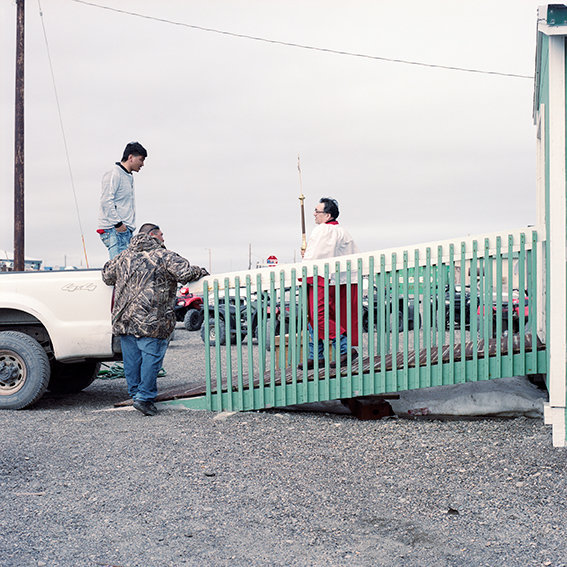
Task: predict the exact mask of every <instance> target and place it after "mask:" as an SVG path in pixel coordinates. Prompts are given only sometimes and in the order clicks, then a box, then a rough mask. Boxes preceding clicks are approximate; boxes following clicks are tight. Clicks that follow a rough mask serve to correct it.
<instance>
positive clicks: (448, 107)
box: [0, 0, 542, 272]
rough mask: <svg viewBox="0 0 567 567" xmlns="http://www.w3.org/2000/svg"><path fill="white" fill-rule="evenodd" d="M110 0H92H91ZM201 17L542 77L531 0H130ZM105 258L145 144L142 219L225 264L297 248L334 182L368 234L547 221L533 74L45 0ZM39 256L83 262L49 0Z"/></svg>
mask: <svg viewBox="0 0 567 567" xmlns="http://www.w3.org/2000/svg"><path fill="white" fill-rule="evenodd" d="M95 1H96V0H95ZM97 3H99V4H101V5H106V6H111V7H116V8H120V9H122V10H128V11H132V12H136V13H139V14H143V15H146V16H152V17H156V18H162V19H167V20H171V21H175V22H180V23H184V24H189V25H195V26H202V27H207V28H215V29H218V30H224V31H228V32H233V33H238V34H246V35H252V36H258V37H263V38H267V39H272V40H277V41H282V42H290V43H297V44H304V45H310V46H317V47H321V48H327V49H334V50H340V51H348V52H354V53H362V54H367V55H373V56H378V57H385V58H392V59H404V60H408V61H415V62H423V63H429V64H433V65H445V66H455V67H464V68H473V69H481V70H486V71H498V72H502V73H512V74H520V75H533V72H534V56H535V40H536V16H537V6H538V5H539V4H541V3H542V2H537V1H532V0H514V1H512V0H499V1H498V2H494V1H491V0H474V1H461V2H448V1H441V0H432V1H423V0H406V1H405V2H402V3H400V2H393V1H388V2H386V1H381V0H372V1H370V0H368V1H360V0H353V1H351V2H344V1H334V0H324V1H323V0H312V1H309V2H305V1H294V0H291V1H290V0H286V1H285V2H284V1H266V0H248V1H244V0H231V1H230V2H229V1H221V0H208V1H207V2H192V1H187V0H162V1H160V2H157V1H150V0H136V1H133V0H121V1H120V2H109V1H105V2H103V1H102V0H101V1H100V2H97ZM41 8H42V11H43V23H44V25H45V29H46V33H47V38H48V42H49V47H50V52H51V58H52V63H53V68H54V74H55V81H56V86H57V90H58V95H59V102H60V107H61V113H62V120H63V125H64V129H65V134H66V140H67V145H68V149H69V156H70V164H71V169H72V173H73V178H74V183H75V190H76V194H77V199H78V205H79V210H80V216H81V221H82V226H83V231H84V234H85V239H86V244H87V252H88V257H89V263H90V265H91V267H93V266H101V265H102V264H103V263H104V261H105V260H106V259H107V254H106V249H105V248H104V246H103V245H102V243H101V242H100V240H99V238H98V235H97V234H96V232H95V230H96V228H97V224H96V222H97V208H98V200H99V194H100V180H101V176H102V174H103V173H104V171H106V170H107V169H109V168H110V166H111V165H112V164H113V163H114V162H115V161H117V160H119V159H120V157H121V154H122V150H123V148H124V146H125V144H126V143H127V142H129V141H132V140H137V141H140V142H141V143H142V144H143V145H144V146H145V147H146V148H147V150H148V153H149V157H148V159H147V160H146V165H145V167H144V168H143V169H142V171H141V172H140V173H139V174H135V183H136V201H137V221H138V226H139V225H141V224H142V223H143V222H147V221H151V222H156V223H158V224H159V225H160V226H161V227H162V229H163V231H164V233H165V237H166V244H167V246H168V247H169V248H171V249H173V250H176V251H178V252H180V253H181V254H183V255H184V256H186V257H187V258H189V260H190V261H191V262H192V263H195V264H198V265H203V266H208V262H209V249H210V251H211V257H212V268H213V271H214V272H220V271H231V270H239V269H245V268H247V267H248V245H249V243H250V244H251V245H252V260H253V264H254V265H255V263H256V261H258V260H264V259H265V258H266V257H267V256H269V255H271V254H274V255H276V256H277V257H278V258H279V260H280V262H281V263H287V262H291V261H293V259H294V254H295V256H296V257H297V258H299V247H300V244H301V234H300V216H299V201H298V195H299V177H298V171H297V155H298V154H300V155H301V166H302V178H303V192H304V194H305V195H306V220H307V227H308V232H309V230H310V229H311V228H312V227H313V218H312V214H311V213H312V210H313V208H314V205H315V203H316V201H317V200H318V199H319V198H320V197H321V196H332V197H335V198H336V199H338V201H339V204H340V206H341V216H340V219H339V220H340V221H341V222H342V223H343V224H344V225H345V226H346V227H347V228H348V229H349V230H350V232H351V233H352V235H353V237H354V238H355V240H356V242H357V243H358V246H359V248H360V249H361V250H362V251H371V250H377V249H381V248H387V247H393V246H405V245H411V244H416V243H419V242H424V241H430V240H436V239H440V238H443V239H444V238H452V237H458V236H465V235H467V234H477V233H482V232H495V231H499V230H505V229H508V228H516V227H519V226H525V225H528V224H533V223H535V219H536V210H535V157H536V156H535V135H536V132H535V128H534V126H533V122H532V96H533V81H532V80H530V79H525V78H513V77H504V76H497V75H487V74H479V73H468V72H458V71H450V70H445V69H438V68H432V67H421V66H415V65H406V64H401V63H393V62H386V61H379V60H373V59H367V58H359V57H350V56H344V55H337V54H333V53H325V52H321V51H315V50H305V49H299V48H294V47H288V46H284V45H277V44H271V43H266V42H259V41H253V40H249V39H243V38H237V37H232V36H228V35H221V34H216V33H210V32H205V31H199V30H196V29H191V28H188V27H184V26H177V25H172V24H168V23H164V22H158V21H153V20H149V19H142V18H140V17H135V16H132V15H126V14H121V13H116V12H112V11H108V10H103V9H100V8H96V7H92V6H87V5H84V4H80V3H77V2H73V1H72V0H41ZM15 21H16V5H15V2H11V1H6V2H2V3H0V25H1V29H0V53H1V58H2V64H1V65H0V73H1V75H0V97H1V98H0V102H1V115H0V136H1V148H0V149H1V152H0V159H1V160H2V162H1V167H0V184H1V187H2V201H1V207H0V250H1V249H8V250H12V249H13V218H12V217H13V176H14V174H13V146H14V141H13V129H14V65H15ZM25 97H26V115H25V120H26V128H25V140H26V154H25V159H26V177H25V182H26V255H27V256H29V257H35V258H42V259H43V260H44V263H45V264H47V265H61V264H63V262H64V259H65V258H66V259H67V263H68V264H75V265H83V266H84V265H85V261H84V258H83V255H82V244H81V232H80V229H79V221H78V218H77V214H76V210H75V204H74V199H73V190H72V185H71V181H70V176H69V170H68V166H67V161H66V158H65V149H64V144H63V137H62V134H61V129H60V125H59V117H58V113H57V105H56V99H55V95H54V89H53V84H52V80H51V74H50V70H49V62H48V58H47V52H46V46H45V40H44V36H43V31H42V25H41V18H40V15H39V7H38V2H37V0H27V1H26V91H25Z"/></svg>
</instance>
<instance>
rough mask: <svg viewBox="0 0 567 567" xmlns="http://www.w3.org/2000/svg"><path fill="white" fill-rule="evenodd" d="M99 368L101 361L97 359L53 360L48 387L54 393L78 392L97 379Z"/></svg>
mask: <svg viewBox="0 0 567 567" xmlns="http://www.w3.org/2000/svg"><path fill="white" fill-rule="evenodd" d="M99 370H100V362H97V361H96V360H84V361H83V362H71V363H67V364H65V363H64V362H57V361H55V362H52V363H51V378H50V379H49V384H48V385H47V389H48V390H49V391H50V392H53V393H54V394H76V393H77V392H80V391H81V390H84V389H85V388H86V387H87V386H90V385H91V384H92V383H93V382H94V381H95V379H96V377H97V375H98V371H99Z"/></svg>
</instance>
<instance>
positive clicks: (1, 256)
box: [0, 250, 43, 272]
mask: <svg viewBox="0 0 567 567" xmlns="http://www.w3.org/2000/svg"><path fill="white" fill-rule="evenodd" d="M42 263H43V260H38V259H36V258H25V259H24V265H25V270H41V264H42ZM13 269H14V258H13V256H12V253H11V252H10V253H9V252H8V251H7V250H0V271H1V272H11V271H12V270H13Z"/></svg>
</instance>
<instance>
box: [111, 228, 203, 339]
mask: <svg viewBox="0 0 567 567" xmlns="http://www.w3.org/2000/svg"><path fill="white" fill-rule="evenodd" d="M201 276H202V273H201V268H199V267H198V266H191V265H190V264H189V262H188V261H187V260H186V259H185V258H183V257H181V256H180V255H179V254H176V253H175V252H172V251H171V250H167V248H166V247H165V246H164V244H163V242H161V241H160V240H159V239H157V238H155V237H154V236H150V235H149V234H138V235H136V236H135V237H134V238H132V241H131V242H130V246H128V248H127V249H126V250H124V251H123V252H121V253H120V254H118V256H116V257H115V258H113V259H112V260H110V261H109V262H107V263H106V264H105V265H104V268H103V269H102V279H103V281H104V283H105V284H107V285H114V306H113V307H112V332H113V334H115V335H134V336H135V337H153V338H158V339H167V338H168V337H169V335H170V334H171V333H172V331H173V329H174V327H175V315H174V312H173V305H174V301H175V294H176V292H177V282H179V283H182V284H184V283H187V282H190V281H195V280H198V279H199V278H201Z"/></svg>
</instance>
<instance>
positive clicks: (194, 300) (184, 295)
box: [173, 286, 204, 331]
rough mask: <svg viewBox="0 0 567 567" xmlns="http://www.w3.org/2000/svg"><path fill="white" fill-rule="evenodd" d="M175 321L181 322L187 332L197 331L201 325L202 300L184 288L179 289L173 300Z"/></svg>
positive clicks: (202, 314) (202, 315)
mask: <svg viewBox="0 0 567 567" xmlns="http://www.w3.org/2000/svg"><path fill="white" fill-rule="evenodd" d="M173 310H174V312H175V319H176V320H177V321H180V322H181V321H182V322H183V325H184V326H185V328H186V329H187V330H188V331H198V330H199V329H200V328H201V325H202V324H203V319H204V312H203V298H202V297H199V296H198V295H193V294H192V293H190V292H189V290H188V289H187V287H186V286H183V287H181V288H179V291H178V292H177V297H176V298H175V306H174V308H173Z"/></svg>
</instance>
